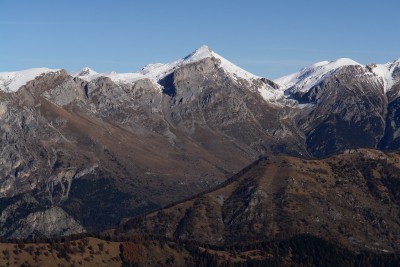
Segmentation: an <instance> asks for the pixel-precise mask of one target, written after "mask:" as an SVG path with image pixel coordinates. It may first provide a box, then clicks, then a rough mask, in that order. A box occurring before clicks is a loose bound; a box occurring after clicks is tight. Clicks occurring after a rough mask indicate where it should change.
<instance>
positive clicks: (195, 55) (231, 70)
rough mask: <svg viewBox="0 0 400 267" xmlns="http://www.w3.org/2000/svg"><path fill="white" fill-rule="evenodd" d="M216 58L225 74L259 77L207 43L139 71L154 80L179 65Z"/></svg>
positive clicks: (248, 77) (245, 77)
mask: <svg viewBox="0 0 400 267" xmlns="http://www.w3.org/2000/svg"><path fill="white" fill-rule="evenodd" d="M211 57H212V58H216V59H218V60H219V61H220V67H221V68H222V69H224V70H225V72H226V73H227V74H230V75H231V76H232V77H233V78H235V79H236V78H237V77H240V78H243V79H250V78H259V77H257V76H255V75H253V74H251V73H249V72H247V71H245V70H243V69H242V68H240V67H238V66H236V65H235V64H233V63H231V62H230V61H228V60H226V59H225V58H223V57H221V56H220V55H218V54H217V53H215V52H214V51H213V50H211V49H210V48H209V47H208V46H207V45H202V46H200V47H199V48H197V49H196V50H195V51H194V52H192V53H190V54H189V55H188V56H186V57H184V58H182V59H179V60H176V61H174V62H171V63H167V64H161V63H156V64H149V65H146V66H145V67H144V68H143V69H142V70H141V71H140V73H141V74H143V75H145V76H146V77H148V78H152V79H155V80H160V79H162V78H164V77H165V76H167V75H168V74H170V73H172V72H173V71H174V70H176V69H177V68H179V67H182V66H184V65H186V64H190V63H194V62H198V61H200V60H203V59H205V58H211Z"/></svg>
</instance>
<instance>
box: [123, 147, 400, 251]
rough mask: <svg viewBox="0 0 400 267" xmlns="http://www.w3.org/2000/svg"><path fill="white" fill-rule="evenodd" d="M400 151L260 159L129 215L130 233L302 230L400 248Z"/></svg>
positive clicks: (226, 236) (369, 246)
mask: <svg viewBox="0 0 400 267" xmlns="http://www.w3.org/2000/svg"><path fill="white" fill-rule="evenodd" d="M399 173H400V153H399V152H396V153H389V154H385V153H382V152H380V151H377V150H366V149H360V150H351V151H346V152H345V153H344V154H340V155H336V156H332V157H329V158H325V159H321V160H304V159H299V158H293V157H287V156H280V157H272V158H264V159H260V160H258V161H256V162H254V163H253V164H251V165H249V166H248V167H246V168H244V169H243V170H241V171H240V172H239V173H238V174H237V175H235V176H233V177H232V178H231V179H230V180H228V181H226V182H225V183H224V184H223V185H221V186H219V187H217V188H216V189H215V190H212V191H210V192H207V193H204V194H201V195H198V196H196V197H193V198H191V199H189V200H187V201H183V202H180V203H177V204H175V205H172V206H169V207H166V208H164V209H161V210H159V211H155V212H152V213H149V214H147V215H146V216H143V217H139V218H136V219H133V220H131V221H128V222H126V223H125V224H124V229H125V231H128V232H136V231H139V232H141V233H146V234H150V235H161V236H165V237H166V238H175V239H177V240H186V241H196V242H200V243H201V244H210V245H214V246H222V247H229V246H232V245H249V244H257V243H260V242H265V241H274V240H282V239H289V238H292V237H294V236H296V235H299V234H304V233H307V234H310V235H312V236H315V237H318V238H321V239H324V240H330V241H335V242H336V243H338V244H340V245H341V246H344V247H346V248H348V249H351V250H355V251H359V250H374V251H386V252H388V251H390V252H396V253H398V252H399V251H400V243H399V240H400V239H399V237H400V227H399V225H400V219H399V217H398V214H399V212H400V206H399V204H400V202H399V201H400V198H399V185H400V183H399V182H400V177H399V176H398V175H399Z"/></svg>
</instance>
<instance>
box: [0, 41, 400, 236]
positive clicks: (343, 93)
mask: <svg viewBox="0 0 400 267" xmlns="http://www.w3.org/2000/svg"><path fill="white" fill-rule="evenodd" d="M339 63H340V62H339ZM396 64H397V65H396ZM328 65H329V64H328ZM331 65H332V66H335V67H336V69H334V70H330V69H329V68H324V69H322V70H323V71H325V73H322V72H321V70H319V72H318V73H320V72H321V73H322V74H321V75H322V76H321V77H320V78H319V79H314V78H315V77H316V76H315V73H316V72H315V71H314V72H313V71H307V72H304V73H302V74H301V77H302V79H303V80H302V81H303V82H304V81H310V80H312V79H311V78H310V77H311V76H310V75H311V74H313V75H314V76H315V77H314V76H312V77H313V79H314V80H312V81H313V84H312V86H309V87H310V88H308V87H307V90H304V88H305V87H304V86H303V87H299V86H297V87H296V85H292V87H288V86H286V85H285V84H283V83H279V82H273V81H270V80H268V79H265V78H261V77H257V76H254V75H251V74H249V73H248V72H246V71H244V70H242V69H240V68H238V67H237V66H234V65H233V64H232V63H230V62H229V61H227V60H226V59H224V58H222V57H221V56H219V55H217V54H216V53H214V52H213V51H211V50H210V49H209V48H207V47H201V48H200V49H198V50H196V51H195V52H194V53H192V54H190V55H189V56H187V57H185V58H184V59H181V60H178V61H175V62H173V63H170V64H165V65H163V64H154V65H149V66H146V67H145V68H144V69H143V70H142V71H141V72H140V73H130V74H129V73H128V74H116V73H109V74H98V73H96V72H94V71H92V70H90V69H86V70H84V71H82V72H79V73H77V74H74V75H72V74H71V75H70V74H68V73H67V72H65V71H63V70H56V71H50V70H47V69H46V73H45V74H43V75H39V76H37V77H36V78H35V79H33V80H32V79H31V80H29V81H28V82H27V83H26V84H24V85H23V86H22V87H20V88H19V89H18V90H14V91H12V92H11V91H10V90H9V89H7V90H5V91H0V142H1V146H0V148H1V149H0V207H2V208H3V213H2V215H1V216H2V218H3V234H4V235H6V236H23V235H25V234H26V235H33V234H34V235H46V236H48V235H52V234H63V233H64V234H65V233H70V232H68V230H66V228H65V227H67V228H68V227H71V229H75V230H76V231H82V229H86V230H87V231H97V230H101V229H105V228H109V227H112V226H115V225H117V224H119V223H120V221H121V220H123V219H124V218H130V217H132V216H136V215H140V214H142V213H144V212H147V211H149V210H152V209H155V208H158V207H161V206H164V205H166V204H168V203H171V202H174V201H178V200H181V199H184V198H187V197H190V196H192V195H194V194H197V193H199V192H201V191H204V190H208V189H210V188H213V187H214V186H216V185H217V184H219V183H221V182H223V181H224V180H225V179H227V178H228V177H230V176H231V175H232V174H234V173H235V172H237V171H238V170H240V169H241V168H242V167H243V166H245V165H247V164H249V163H250V162H252V161H254V160H256V159H257V158H259V157H260V156H262V155H293V156H301V157H306V158H310V157H325V156H327V155H330V154H334V153H338V152H340V151H343V150H345V149H349V148H359V147H375V148H376V147H378V148H383V149H388V150H390V149H398V148H399V140H400V134H399V130H398V129H399V126H400V123H399V111H398V110H399V103H400V102H399V101H400V100H399V99H400V95H399V90H400V87H399V83H398V80H399V79H398V76H399V75H398V73H399V71H398V65H399V64H398V62H394V63H393V64H392V65H390V66H389V65H388V66H387V68H388V70H389V73H390V75H391V76H390V77H391V78H390V79H389V80H390V82H388V81H389V80H387V81H386V80H382V77H381V76H379V75H377V74H376V73H375V72H376V68H377V67H376V68H374V67H373V66H361V65H348V66H341V67H337V66H338V63H335V64H331ZM331 65H329V66H331ZM339 65H340V64H339ZM374 71H375V72H374ZM36 72H37V70H35V72H29V73H31V74H32V73H36ZM310 73H311V74H310ZM307 75H308V76H307ZM3 76H5V75H0V80H1V79H3ZM17 76H18V75H16V76H15V77H17ZM13 77H14V76H13ZM385 77H386V76H385ZM10 79H11V78H9V77H8V76H7V77H6V78H4V81H5V82H4V81H3V80H1V81H3V83H2V86H5V85H4V84H6V87H5V88H9V84H18V83H16V82H15V81H13V80H12V79H11V80H10ZM315 81H317V82H315ZM298 84H300V82H298ZM302 84H303V85H304V83H302ZM389 85H390V87H389ZM7 86H8V87H7ZM307 86H308V85H307ZM296 88H297V89H296ZM298 88H302V89H301V90H298ZM259 197H260V198H262V197H265V196H263V195H262V194H261V195H260V196H259ZM221 201H222V200H221ZM15 205H16V206H15ZM60 209H62V210H63V211H64V212H65V214H64V213H63V214H61V212H60ZM6 210H8V211H10V212H6ZM13 210H18V212H17V213H15V215H11V214H13V213H12V212H11V211H13ZM50 211H51V212H50ZM54 211H57V212H59V213H58V214H59V215H54V214H53V213H54ZM189 215H190V214H189ZM189 215H188V216H189ZM13 216H14V218H13ZM63 216H65V218H67V216H70V217H68V218H70V219H67V221H70V224H68V225H70V226H65V227H64V226H62V227H61V228H60V229H52V228H51V230H49V231H48V232H45V231H44V229H42V228H35V229H33V228H29V227H28V226H22V225H27V223H26V222H29V224H32V225H33V222H32V218H36V219H35V220H42V221H43V220H45V221H49V220H50V219H48V218H64V217H63ZM12 221H20V222H21V229H18V230H17V229H16V228H13V227H12V226H11V223H12ZM75 223H76V224H77V225H78V224H79V225H80V226H79V227H81V228H79V227H78V226H76V225H75ZM215 227H217V228H218V227H220V226H217V225H216V226H215ZM25 228H26V229H25ZM53 230H54V231H53ZM75 230H71V231H72V232H74V231H75ZM51 232H52V233H51Z"/></svg>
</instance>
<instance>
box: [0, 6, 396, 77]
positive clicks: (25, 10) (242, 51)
mask: <svg viewBox="0 0 400 267" xmlns="http://www.w3.org/2000/svg"><path fill="white" fill-rule="evenodd" d="M399 14H400V1H398V0H379V1H369V0H364V1H363V0H346V1H343V0H336V1H322V0H319V1H316V0H315V1H314V0H309V1H306V0H304V1H299V0H293V1H288V0H286V1H285V0H281V1H266V0H264V1H262V0H260V1H252V0H246V1H244V0H242V1H235V0H230V1H224V0H214V1H209V0H202V1H189V0H186V1H183V0H182V1H181V0H179V1H174V0H169V1H166V0H159V1H152V0H147V1H144V0H140V1H139V0H138V1H133V0H132V1H128V0H126V1H124V0H113V1H111V0H108V1H106V0H96V1H88V0H86V1H85V0H80V1H76V0H57V1H56V0H25V1H22V0H0V36H1V40H0V71H14V70H21V69H26V68H33V67H49V68H65V69H67V70H68V71H74V70H79V69H81V68H82V67H85V66H89V67H91V68H93V69H94V70H96V71H98V72H106V71H112V70H114V71H117V72H132V71H137V70H140V69H141V68H142V67H143V66H144V65H146V64H148V63H156V62H162V63H166V62H170V61H173V60H175V59H178V58H181V57H183V56H185V55H187V54H188V53H190V52H191V51H192V50H194V49H196V48H197V47H199V46H201V45H202V44H207V45H208V46H210V47H211V48H212V49H213V50H214V51H215V52H217V53H219V54H220V55H222V56H223V57H225V58H227V59H229V60H230V61H232V62H233V63H235V64H237V65H239V66H241V67H242V68H244V69H246V70H248V71H250V72H252V73H254V74H257V75H260V76H264V77H267V78H277V77H280V76H283V75H286V74H289V73H291V72H294V71H297V70H298V69H299V68H301V67H304V66H306V65H309V64H311V63H314V62H317V61H322V60H333V59H336V58H340V57H350V58H352V59H354V60H356V61H358V62H360V63H363V64H366V63H371V62H377V63H385V62H388V61H390V60H393V59H397V58H400V34H399V33H400V27H399V26H400V16H399Z"/></svg>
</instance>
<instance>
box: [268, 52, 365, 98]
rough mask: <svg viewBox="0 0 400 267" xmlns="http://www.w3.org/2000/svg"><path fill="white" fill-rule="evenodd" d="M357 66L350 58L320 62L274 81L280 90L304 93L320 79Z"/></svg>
mask: <svg viewBox="0 0 400 267" xmlns="http://www.w3.org/2000/svg"><path fill="white" fill-rule="evenodd" d="M352 65H359V66H362V65H361V64H360V63H358V62H356V61H354V60H352V59H350V58H339V59H337V60H334V61H321V62H318V63H315V64H312V65H310V66H308V67H305V68H303V69H301V70H300V71H298V72H295V73H293V74H290V75H288V76H284V77H282V78H279V79H276V80H274V82H275V83H277V84H278V85H279V86H280V87H281V89H282V90H285V89H289V88H293V89H294V91H302V92H306V91H308V90H309V89H310V88H311V87H313V86H314V85H316V84H318V83H319V82H320V81H322V79H324V78H327V77H329V76H331V75H333V74H334V73H335V72H336V71H337V70H339V69H340V68H342V67H344V66H352Z"/></svg>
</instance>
